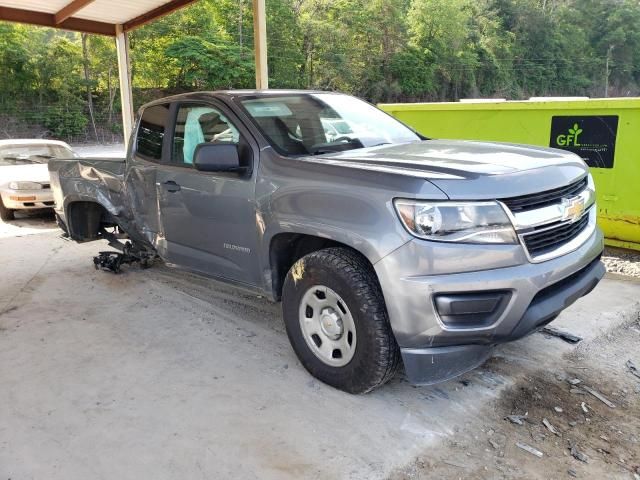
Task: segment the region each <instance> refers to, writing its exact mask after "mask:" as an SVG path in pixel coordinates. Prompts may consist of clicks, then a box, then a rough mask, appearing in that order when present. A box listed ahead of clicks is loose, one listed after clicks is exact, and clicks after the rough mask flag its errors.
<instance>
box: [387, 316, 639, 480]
mask: <svg viewBox="0 0 640 480" xmlns="http://www.w3.org/2000/svg"><path fill="white" fill-rule="evenodd" d="M639 344H640V325H639V324H638V322H637V320H634V321H633V322H631V323H627V324H626V325H624V326H623V327H621V328H619V329H617V330H615V331H614V332H612V333H609V334H608V335H605V336H604V337H602V338H599V339H598V340H597V341H595V342H592V343H591V344H585V345H584V346H581V348H579V349H578V350H576V351H575V352H573V353H572V354H570V355H567V356H565V357H564V358H563V361H562V362H559V365H558V367H557V369H554V370H553V371H548V370H535V369H532V370H529V371H525V372H522V376H521V377H520V378H519V379H518V380H517V381H516V383H515V384H514V385H513V386H511V387H509V388H507V389H505V390H504V392H503V393H502V394H501V396H500V397H499V398H498V399H497V400H496V401H495V402H494V404H493V405H491V406H490V407H488V408H486V409H485V410H484V411H483V412H482V413H480V414H478V415H477V416H476V421H474V422H471V423H469V424H467V425H465V426H464V427H463V428H461V429H460V430H459V431H458V432H457V433H456V435H455V438H453V439H450V440H449V441H448V442H447V443H448V444H447V445H446V446H445V447H443V448H438V449H435V450H433V451H429V452H425V453H424V454H423V455H421V456H419V457H418V458H416V460H415V461H414V462H413V463H411V464H410V465H408V466H406V467H404V468H402V469H400V470H398V471H396V472H394V473H393V474H392V475H391V476H390V479H392V480H405V479H426V478H465V479H493V478H504V479H511V478H513V479H515V478H531V479H548V478H554V479H555V478H574V477H575V478H607V479H618V478H619V479H632V480H633V479H636V480H637V479H640V379H638V378H637V377H635V376H634V375H633V374H632V372H630V371H629V369H628V368H627V366H626V365H625V363H626V362H627V361H628V360H631V361H632V362H633V363H634V364H636V365H638V364H639V363H640V358H638V357H640V351H639V349H638V345H639ZM488 368H489V369H490V370H492V371H496V372H499V371H501V370H502V369H508V368H509V365H508V364H505V363H504V362H501V361H500V359H496V360H494V361H492V362H491V363H489V364H488ZM588 390H592V391H594V392H596V393H597V394H599V395H600V396H602V397H603V398H604V400H605V401H608V402H611V403H612V404H613V405H615V408H612V407H611V406H609V405H607V404H606V403H605V402H603V401H602V400H601V399H598V398H597V397H596V396H594V395H593V394H591V393H589V391H588ZM518 445H520V446H518ZM537 454H541V456H538V455H537Z"/></svg>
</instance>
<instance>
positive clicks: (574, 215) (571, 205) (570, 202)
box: [562, 197, 584, 223]
mask: <svg viewBox="0 0 640 480" xmlns="http://www.w3.org/2000/svg"><path fill="white" fill-rule="evenodd" d="M562 207H563V209H564V211H563V212H562V220H563V221H566V220H569V221H570V222H571V223H573V222H575V221H577V220H579V219H580V217H582V214H583V213H584V199H583V198H582V197H572V198H563V199H562Z"/></svg>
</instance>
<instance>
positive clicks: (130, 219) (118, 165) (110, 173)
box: [49, 158, 148, 243]
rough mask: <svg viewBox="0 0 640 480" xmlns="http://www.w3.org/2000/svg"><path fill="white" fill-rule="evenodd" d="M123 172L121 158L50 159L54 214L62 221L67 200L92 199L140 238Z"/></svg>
mask: <svg viewBox="0 0 640 480" xmlns="http://www.w3.org/2000/svg"><path fill="white" fill-rule="evenodd" d="M125 172H126V162H125V159H120V158H118V159H114V158H91V159H88V158H84V159H65V160H58V159H52V160H51V161H50V162H49V174H50V179H51V187H52V189H53V192H54V200H55V203H56V207H55V210H56V213H57V214H58V215H59V216H60V217H61V218H62V219H63V220H64V219H65V214H66V209H67V206H68V205H69V204H70V203H72V202H83V201H84V202H95V203H98V204H100V205H102V206H103V207H104V208H105V209H106V210H107V211H108V212H109V213H110V214H111V215H112V217H113V219H114V220H115V222H116V223H117V224H118V226H119V227H120V228H121V229H122V230H123V231H125V232H126V233H127V234H129V236H130V237H132V238H134V239H137V240H141V238H139V237H140V235H139V234H138V233H137V228H136V225H135V219H134V215H133V212H132V210H131V208H130V206H129V201H128V195H127V188H126V182H125ZM145 243H148V241H145Z"/></svg>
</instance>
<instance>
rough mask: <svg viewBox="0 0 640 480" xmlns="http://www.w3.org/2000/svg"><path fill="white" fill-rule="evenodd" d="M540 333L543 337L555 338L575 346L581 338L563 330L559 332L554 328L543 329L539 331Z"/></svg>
mask: <svg viewBox="0 0 640 480" xmlns="http://www.w3.org/2000/svg"><path fill="white" fill-rule="evenodd" d="M541 332H542V334H543V335H546V336H550V337H557V338H560V339H561V340H564V341H565V342H567V343H571V344H576V343H578V342H580V341H582V337H579V336H577V335H574V334H573V333H570V332H565V331H564V330H560V329H558V328H555V327H544V328H543V329H542V330H541Z"/></svg>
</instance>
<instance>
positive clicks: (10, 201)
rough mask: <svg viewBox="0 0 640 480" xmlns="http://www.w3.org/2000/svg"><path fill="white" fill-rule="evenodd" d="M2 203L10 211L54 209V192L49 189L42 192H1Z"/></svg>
mask: <svg viewBox="0 0 640 480" xmlns="http://www.w3.org/2000/svg"><path fill="white" fill-rule="evenodd" d="M0 197H2V203H3V204H4V206H5V207H6V208H8V209H10V210H25V209H35V208H53V207H54V205H55V203H54V201H53V191H52V190H51V189H49V188H46V189H41V190H11V189H8V188H6V189H3V190H0Z"/></svg>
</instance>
